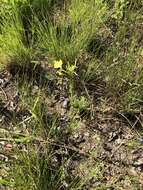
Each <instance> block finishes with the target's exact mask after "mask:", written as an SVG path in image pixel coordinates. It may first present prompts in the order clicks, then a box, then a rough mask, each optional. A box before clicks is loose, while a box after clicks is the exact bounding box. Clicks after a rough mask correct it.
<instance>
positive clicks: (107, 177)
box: [0, 69, 143, 190]
mask: <svg viewBox="0 0 143 190" xmlns="http://www.w3.org/2000/svg"><path fill="white" fill-rule="evenodd" d="M35 76H37V74H36V75H35ZM41 81H42V79H41ZM66 85H67V81H66V79H65V81H64V85H63V86H62V87H60V86H59V84H58V83H57V81H56V79H55V78H53V79H51V81H50V82H48V88H46V89H47V92H45V91H44V99H43V101H44V102H43V103H44V104H47V105H48V107H49V109H48V110H49V115H53V114H57V115H58V116H59V118H60V123H59V130H60V132H61V134H62V135H61V137H60V142H58V143H60V145H61V146H58V145H56V144H55V145H53V147H54V149H55V151H57V154H56V158H55V162H54V163H53V164H55V165H56V162H58V163H59V162H60V160H61V157H70V155H73V153H74V156H72V157H71V159H69V161H68V162H67V163H66V164H65V166H64V167H65V173H66V180H67V183H68V182H69V181H71V180H72V177H74V176H76V175H78V176H80V177H81V176H86V175H87V176H88V174H87V172H88V171H89V168H91V170H90V171H91V172H92V169H93V168H96V172H95V171H94V172H95V176H96V177H92V178H90V177H89V178H90V179H89V180H87V183H85V185H84V187H83V189H85V190H86V189H87V190H90V189H91V190H92V189H93V190H94V189H96V190H98V189H106V190H116V189H117V190H118V189H123V190H128V189H131V190H142V189H143V138H142V126H141V119H142V115H141V113H140V114H137V115H136V117H135V116H134V117H133V116H130V115H129V114H128V115H126V116H125V115H123V114H122V113H118V112H117V111H116V109H113V105H111V107H110V105H109V104H108V105H106V104H104V102H102V101H101V103H99V104H98V105H97V106H96V105H93V109H92V111H91V108H90V110H89V112H90V114H91V112H92V115H93V116H92V117H91V118H90V119H88V117H86V114H85V117H83V116H82V115H81V118H80V122H79V127H78V129H77V130H76V131H75V132H73V133H72V135H71V134H69V133H68V132H67V130H66V126H67V124H68V118H69V112H70V111H69V110H70V108H69V106H67V105H68V101H69V99H68V94H67V93H66V92H67V91H66V88H67V86H66ZM40 88H41V86H40V85H39V81H38V80H35V81H34V82H33V83H32V90H31V92H30V94H29V96H32V95H33V96H34V94H35V93H37V92H38V91H39V89H40ZM41 91H42V88H41ZM50 91H51V92H50ZM53 97H54V98H53ZM50 98H51V102H49V99H50ZM55 100H56V101H55ZM87 115H88V114H87ZM28 118H29V113H28V111H27V110H26V107H23V106H21V96H20V92H19V88H18V83H17V76H16V75H15V73H12V72H11V71H10V70H8V69H5V70H3V71H1V72H0V163H1V167H0V175H1V176H2V179H3V178H5V176H6V173H7V172H8V171H9V170H10V168H8V167H7V164H8V163H9V162H12V161H13V160H14V159H16V155H15V152H14V151H13V146H16V145H15V142H14V141H13V140H12V137H14V135H18V134H19V135H23V133H24V134H25V133H30V131H28V129H27V126H26V125H27V123H28ZM23 120H24V121H25V122H23ZM15 121H18V122H19V123H20V122H23V125H20V127H17V126H16V127H15ZM27 131H28V132H27ZM41 139H42V137H41ZM37 146H38V145H37Z"/></svg>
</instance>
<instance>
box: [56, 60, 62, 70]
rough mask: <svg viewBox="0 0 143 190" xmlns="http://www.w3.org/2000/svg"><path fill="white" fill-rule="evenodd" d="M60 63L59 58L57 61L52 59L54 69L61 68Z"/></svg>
mask: <svg viewBox="0 0 143 190" xmlns="http://www.w3.org/2000/svg"><path fill="white" fill-rule="evenodd" d="M62 65H63V62H62V60H61V59H60V60H59V61H54V68H55V69H61V68H62Z"/></svg>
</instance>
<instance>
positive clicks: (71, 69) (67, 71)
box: [54, 59, 76, 77]
mask: <svg viewBox="0 0 143 190" xmlns="http://www.w3.org/2000/svg"><path fill="white" fill-rule="evenodd" d="M63 64H64V63H63V61H62V60H61V59H60V60H59V61H54V68H55V69H56V70H57V74H58V75H59V76H64V75H67V76H68V77H72V76H73V75H74V74H76V72H75V69H76V63H75V64H70V63H67V64H65V66H64V67H63Z"/></svg>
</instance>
